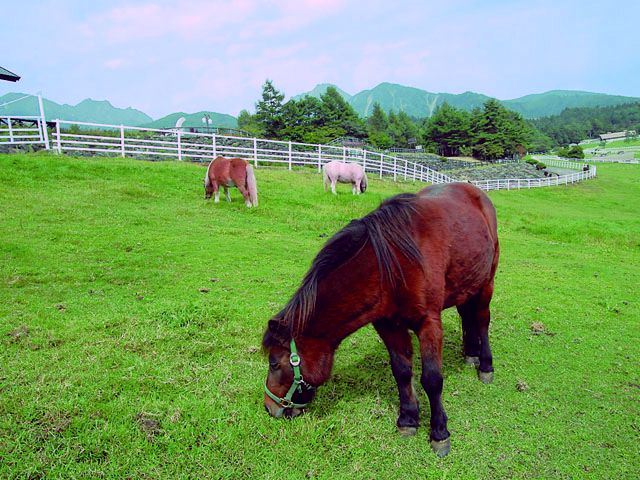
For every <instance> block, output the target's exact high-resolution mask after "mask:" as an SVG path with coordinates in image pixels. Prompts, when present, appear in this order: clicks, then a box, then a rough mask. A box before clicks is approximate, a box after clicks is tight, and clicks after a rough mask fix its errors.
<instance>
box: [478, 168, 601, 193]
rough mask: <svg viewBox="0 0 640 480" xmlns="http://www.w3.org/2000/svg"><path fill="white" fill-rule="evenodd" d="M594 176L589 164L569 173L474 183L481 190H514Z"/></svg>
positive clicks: (573, 181) (547, 185)
mask: <svg viewBox="0 0 640 480" xmlns="http://www.w3.org/2000/svg"><path fill="white" fill-rule="evenodd" d="M595 176H596V167H595V166H594V165H590V166H589V170H588V171H580V172H576V173H570V174H568V175H558V176H552V177H544V178H507V179H500V180H476V181H474V182H473V184H474V185H476V186H478V187H480V188H481V189H483V190H516V189H520V188H537V187H552V186H556V185H569V184H570V183H575V182H581V181H583V180H587V179H589V178H594V177H595Z"/></svg>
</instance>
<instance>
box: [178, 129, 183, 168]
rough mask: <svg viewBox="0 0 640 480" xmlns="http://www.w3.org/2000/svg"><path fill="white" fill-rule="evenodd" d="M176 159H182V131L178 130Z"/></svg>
mask: <svg viewBox="0 0 640 480" xmlns="http://www.w3.org/2000/svg"><path fill="white" fill-rule="evenodd" d="M178 160H179V161H180V162H181V161H182V132H181V131H180V130H178Z"/></svg>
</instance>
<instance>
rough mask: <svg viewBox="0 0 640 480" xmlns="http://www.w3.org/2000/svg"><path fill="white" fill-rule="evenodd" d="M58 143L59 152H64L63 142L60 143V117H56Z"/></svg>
mask: <svg viewBox="0 0 640 480" xmlns="http://www.w3.org/2000/svg"><path fill="white" fill-rule="evenodd" d="M56 143H57V144H58V154H60V153H62V144H61V143H60V119H59V118H58V119H56Z"/></svg>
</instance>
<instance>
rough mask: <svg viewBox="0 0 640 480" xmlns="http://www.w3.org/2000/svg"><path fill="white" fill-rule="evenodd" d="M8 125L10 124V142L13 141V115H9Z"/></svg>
mask: <svg viewBox="0 0 640 480" xmlns="http://www.w3.org/2000/svg"><path fill="white" fill-rule="evenodd" d="M7 125H9V143H13V127H12V126H11V117H7Z"/></svg>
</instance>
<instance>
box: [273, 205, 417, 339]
mask: <svg viewBox="0 0 640 480" xmlns="http://www.w3.org/2000/svg"><path fill="white" fill-rule="evenodd" d="M415 199H416V195H415V194H412V193H403V194H400V195H396V196H395V197H392V198H390V199H388V200H385V201H384V202H382V204H381V205H380V207H378V208H377V209H376V210H374V211H373V212H371V213H370V214H368V215H366V216H365V217H362V218H361V219H358V220H352V221H351V223H349V224H348V225H347V226H346V227H344V228H343V229H342V230H340V231H339V232H338V233H336V234H335V235H334V236H333V237H331V238H330V239H329V241H328V242H327V243H326V244H325V245H324V247H323V248H322V250H320V252H319V253H318V255H317V256H316V258H315V259H314V260H313V263H312V264H311V268H310V269H309V271H308V272H307V274H306V275H305V277H304V280H303V281H302V285H301V286H300V288H299V289H298V291H297V292H296V293H295V294H294V295H293V297H292V298H291V300H289V303H288V304H287V305H286V306H285V307H284V308H283V309H282V311H281V312H280V313H278V314H277V315H276V316H275V317H274V319H273V320H271V321H270V322H269V327H268V328H267V331H266V332H265V335H264V338H263V342H262V343H263V346H264V347H265V348H269V347H271V346H273V345H274V344H281V343H284V342H288V341H289V340H290V339H291V338H292V337H294V336H296V335H298V334H299V333H301V332H302V331H304V328H305V326H306V324H307V321H308V319H309V317H310V316H311V315H312V313H313V310H314V308H315V303H316V294H317V289H318V282H319V281H320V280H322V279H323V278H325V277H326V276H327V275H328V274H329V273H330V272H332V271H333V270H335V269H336V268H338V267H339V266H340V265H343V264H344V263H346V262H347V261H349V260H350V259H351V258H353V257H355V256H356V255H358V254H359V253H360V251H361V250H362V249H363V248H364V247H365V245H367V242H368V243H369V244H370V245H371V247H372V248H373V251H374V253H375V255H376V259H377V261H378V269H379V271H380V273H381V279H382V281H383V282H387V283H389V284H390V285H391V286H392V287H393V286H395V285H396V283H397V282H398V281H399V280H400V281H402V282H404V276H403V273H402V269H401V267H400V262H399V260H398V257H397V255H396V253H395V252H394V250H396V251H398V252H400V254H402V255H403V256H404V257H406V258H407V259H408V260H410V261H412V262H416V263H418V264H421V263H422V255H421V254H420V250H419V249H418V247H417V245H416V243H415V241H414V240H413V235H412V225H413V221H412V216H413V215H414V214H415V213H416V207H415V205H414V203H415Z"/></svg>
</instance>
